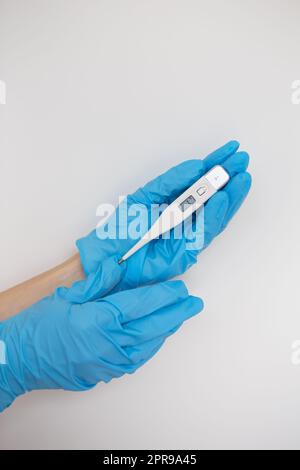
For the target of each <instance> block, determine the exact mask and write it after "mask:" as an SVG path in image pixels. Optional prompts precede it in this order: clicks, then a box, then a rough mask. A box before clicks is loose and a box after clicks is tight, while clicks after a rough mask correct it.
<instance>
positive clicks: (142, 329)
mask: <svg viewBox="0 0 300 470" xmlns="http://www.w3.org/2000/svg"><path fill="white" fill-rule="evenodd" d="M201 310H203V301H202V300H201V299H200V298H198V297H193V296H189V297H188V298H187V299H185V300H181V301H179V302H177V303H174V304H172V305H168V306H167V307H163V308H161V309H159V310H157V311H156V312H154V313H152V314H151V315H148V316H146V317H142V318H139V319H138V320H133V321H131V322H129V323H126V325H123V331H124V334H125V336H124V338H123V339H122V341H125V344H123V346H125V345H126V346H132V345H134V344H139V343H143V342H145V341H150V340H151V339H153V338H157V337H162V336H164V337H166V336H168V335H169V334H170V332H172V331H173V330H174V328H177V327H178V326H180V325H181V324H182V323H183V322H184V321H186V320H187V319H188V318H191V317H193V316H194V315H196V314H197V313H199V312H201Z"/></svg>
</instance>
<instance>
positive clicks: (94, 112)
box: [0, 0, 300, 449]
mask: <svg viewBox="0 0 300 470" xmlns="http://www.w3.org/2000/svg"><path fill="white" fill-rule="evenodd" d="M299 24H300V3H299V1H298V0H288V1H287V0H280V1H279V0H264V1H262V0H244V1H242V2H241V1H240V0H226V2H225V1H223V0H219V1H218V0H184V1H183V0H151V1H150V0H98V1H96V0H72V1H71V0H26V1H22V0H0V79H1V80H4V81H5V82H6V86H7V104H6V105H0V119H1V122H0V125H1V127H0V132H1V136H0V214H1V237H0V266H1V271H0V289H6V288H8V287H10V286H12V285H14V284H16V283H17V282H20V281H22V280H25V279H27V278H29V277H31V276H32V275H34V274H37V273H39V272H41V271H43V270H45V269H48V268H50V267H52V266H54V265H56V264H57V263H59V262H61V261H63V260H64V259H66V258H67V257H68V256H69V255H71V254H73V252H74V251H75V246H74V241H75V240H76V239H77V238H79V237H80V236H82V235H84V234H86V233H87V232H88V231H89V230H90V229H92V228H93V227H94V226H95V224H96V222H97V219H96V216H95V211H96V207H97V205H98V204H99V203H101V202H113V203H114V202H116V200H117V197H118V195H119V194H127V193H128V192H130V191H133V190H134V189H136V187H138V186H139V185H141V184H143V183H144V182H146V181H147V180H149V179H150V178H152V177H154V176H156V175H157V174H159V173H161V172H162V171H164V170H166V169H167V168H168V167H169V166H172V165H174V164H177V163H179V162H180V161H181V160H183V159H185V158H190V157H195V156H199V157H202V156H204V155H206V154H207V153H208V152H209V151H211V150H213V149H214V148H215V147H217V146H220V145H222V144H223V143H224V142H226V141H227V140H230V139H232V138H235V139H238V140H240V141H241V143H242V148H243V149H244V150H247V151H249V153H250V154H251V173H252V175H253V189H252V193H251V197H249V199H248V200H247V202H246V204H245V205H244V207H243V209H242V210H241V211H240V212H239V214H238V216H237V217H236V218H235V220H234V222H233V223H232V224H231V226H230V228H229V229H228V230H227V231H226V233H224V234H223V235H222V236H221V237H220V238H219V239H218V240H216V241H215V242H214V244H213V245H212V246H211V247H210V248H209V249H208V250H207V251H206V252H205V253H204V254H202V256H201V258H200V260H199V263H198V265H197V266H196V267H194V268H193V269H192V270H191V271H189V272H188V273H187V274H186V275H185V276H184V279H185V281H186V282H187V284H188V286H189V288H190V290H191V292H192V293H194V294H196V295H200V296H202V297H203V298H204V300H205V303H206V308H205V311H204V312H203V313H202V314H201V315H200V316H199V317H197V318H195V319H193V320H192V321H190V322H189V323H187V324H186V325H185V326H184V327H183V328H182V329H181V330H180V332H179V333H178V334H177V335H175V336H174V337H173V338H171V340H170V341H168V343H167V344H166V345H165V347H164V348H163V349H162V350H161V351H160V352H159V354H158V355H157V356H156V357H155V358H154V359H153V360H151V361H150V363H148V364H147V365H146V366H145V367H144V368H143V369H141V370H139V371H138V372H137V373H136V374H135V375H133V376H126V377H124V378H122V379H120V380H117V381H113V382H111V383H110V384H108V385H100V386H98V387H97V388H96V389H94V390H93V391H91V392H88V393H85V394H76V393H68V392H63V391H60V392H55V391H53V392H36V393H32V394H30V395H27V396H25V397H22V398H20V399H19V400H17V402H16V403H15V404H14V406H13V407H11V408H10V409H9V410H8V411H7V412H5V413H4V414H2V415H1V416H0V436H1V437H0V448H1V449H16V448H26V449H30V448H34V449H40V448H43V449H45V448H100V449H105V448H109V449H116V448H122V449H137V448H148V449H151V448H173V449H176V448H193V449H211V448H236V449H237V448H244V449H245V448H298V449H299V448H300V393H299V389H300V366H298V367H297V366H295V365H294V366H293V365H292V363H291V354H292V349H291V347H292V343H293V342H294V341H295V340H299V339H300V308H299V261H300V256H299V255H300V249H299V237H300V224H299V171H300V164H299V159H300V154H299V153H300V132H299V124H300V105H298V106H297V105H293V104H292V102H291V96H292V89H291V86H292V82H293V81H294V80H297V79H298V80H299V79H300V67H299V44H300V28H299Z"/></svg>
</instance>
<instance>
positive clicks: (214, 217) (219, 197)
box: [203, 191, 229, 248]
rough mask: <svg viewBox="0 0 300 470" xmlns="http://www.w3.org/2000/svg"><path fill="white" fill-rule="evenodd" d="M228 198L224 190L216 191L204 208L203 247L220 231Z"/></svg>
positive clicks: (226, 210) (227, 205)
mask: <svg viewBox="0 0 300 470" xmlns="http://www.w3.org/2000/svg"><path fill="white" fill-rule="evenodd" d="M228 207H229V198H228V195H227V193H226V192H225V191H219V192H218V193H216V194H215V195H214V196H213V197H212V198H211V199H210V200H209V201H208V202H207V204H206V206H205V209H204V246H203V248H204V247H206V246H208V245H209V244H210V243H211V242H212V240H213V239H214V238H215V237H216V236H217V235H218V234H219V233H220V230H221V227H222V225H223V222H224V218H225V216H226V214H227V212H228Z"/></svg>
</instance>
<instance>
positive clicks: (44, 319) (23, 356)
mask: <svg viewBox="0 0 300 470" xmlns="http://www.w3.org/2000/svg"><path fill="white" fill-rule="evenodd" d="M98 271H99V272H98V273H97V275H96V276H94V275H91V276H90V277H89V279H88V280H87V281H80V282H78V283H77V284H75V286H74V287H72V288H71V289H67V288H60V289H58V290H57V291H56V292H55V294H54V295H53V296H51V297H47V298H45V299H43V300H41V301H40V302H38V303H37V304H35V305H33V306H32V307H30V308H28V309H27V310H24V311H23V312H22V313H20V314H19V315H17V316H15V317H13V318H11V319H9V320H7V321H4V322H2V323H0V342H1V345H2V346H3V345H5V354H2V356H1V357H2V362H5V364H0V411H2V410H3V409H5V408H6V407H7V406H9V405H10V404H11V403H12V402H13V401H14V399H15V398H16V397H18V396H19V395H22V394H24V393H25V392H28V391H31V390H38V389H65V390H75V391H81V390H88V389H90V388H92V387H94V386H95V385H96V384H97V383H98V382H100V381H104V382H109V381H110V380H111V379H113V378H116V377H120V376H122V375H123V374H126V373H132V372H134V371H135V370H136V369H138V368H139V367H140V366H142V365H143V364H144V363H145V362H146V361H148V360H149V359H150V358H151V357H152V356H153V355H154V354H155V353H156V352H157V351H158V350H159V349H160V348H161V346H162V345H163V343H164V341H165V340H166V338H167V337H168V336H170V335H172V334H173V333H174V332H175V331H177V329H178V328H179V327H180V326H181V324H182V323H183V322H184V321H185V320H187V319H188V318H190V317H192V316H193V315H195V314H196V313H198V312H200V311H201V310H202V308H203V303H202V301H201V300H200V299H198V298H197V297H192V296H190V295H189V294H188V292H187V289H186V287H185V285H184V283H183V282H181V281H168V282H165V283H160V284H155V285H153V286H148V287H141V288H139V289H133V290H130V291H123V292H119V293H116V294H113V295H109V296H107V297H102V296H103V295H105V293H106V292H108V291H109V290H110V289H111V288H112V287H113V286H114V285H116V284H118V283H119V282H120V279H121V277H122V275H123V268H122V267H121V266H119V265H118V264H117V262H116V260H115V259H108V260H106V262H105V263H104V265H103V269H102V270H98ZM100 271H101V272H100ZM76 295H79V296H80V298H81V299H82V300H83V301H86V300H87V299H90V298H94V297H95V298H96V297H98V298H100V297H102V298H101V299H100V300H98V301H91V302H87V303H84V304H75V303H73V302H70V301H69V300H68V299H69V298H76ZM2 353H3V348H2ZM4 356H5V361H3V357H4Z"/></svg>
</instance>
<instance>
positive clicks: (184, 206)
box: [118, 165, 230, 264]
mask: <svg viewBox="0 0 300 470" xmlns="http://www.w3.org/2000/svg"><path fill="white" fill-rule="evenodd" d="M229 179H230V176H229V174H228V173H227V171H225V170H224V168H223V167H222V166H220V165H217V166H215V167H214V168H212V169H211V170H210V171H209V172H208V173H206V174H205V175H204V176H202V177H201V178H200V179H199V180H198V181H196V182H195V183H194V184H193V185H192V186H191V187H190V188H188V189H187V190H186V191H184V193H182V194H181V196H179V197H178V198H177V199H176V200H175V201H174V202H172V204H170V205H169V206H168V207H167V208H166V210H165V211H164V212H163V213H162V214H161V215H160V217H159V218H158V219H157V220H156V222H155V223H154V224H153V225H152V227H151V228H150V229H149V231H148V232H147V233H146V234H145V235H144V236H143V237H142V238H141V239H140V240H139V241H138V242H137V243H136V244H135V245H134V246H133V247H132V248H130V250H128V251H127V253H126V254H125V255H123V256H122V258H121V259H120V260H119V261H118V263H119V264H122V263H123V262H124V261H126V260H127V259H128V258H130V256H132V255H133V254H134V253H136V252H137V251H138V250H140V248H142V247H143V246H145V245H146V244H147V243H149V241H151V240H154V239H155V238H158V237H159V236H160V235H163V234H164V233H166V232H169V231H170V230H172V229H173V228H175V227H176V226H177V225H179V224H181V223H182V222H184V221H185V220H186V219H187V218H188V217H189V216H190V215H191V214H192V213H193V212H195V211H196V210H198V209H199V208H200V207H201V206H203V205H204V204H205V203H206V202H207V201H208V200H209V199H210V198H211V197H212V196H213V195H214V194H215V193H216V192H217V191H218V190H219V189H221V188H223V187H224V186H225V185H226V184H227V183H228V181H229Z"/></svg>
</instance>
